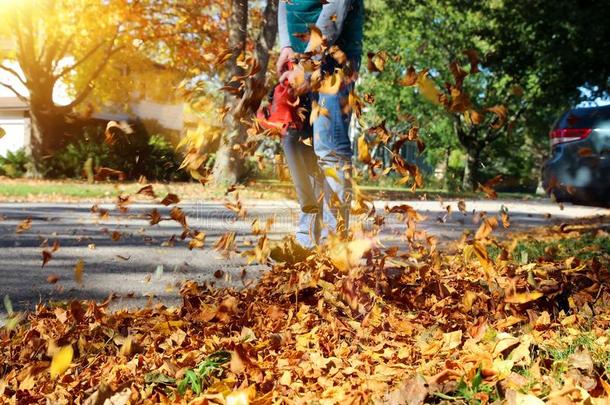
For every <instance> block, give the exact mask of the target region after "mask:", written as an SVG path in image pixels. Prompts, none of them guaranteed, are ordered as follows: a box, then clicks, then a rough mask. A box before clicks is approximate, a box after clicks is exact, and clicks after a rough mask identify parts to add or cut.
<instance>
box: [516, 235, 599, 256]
mask: <svg viewBox="0 0 610 405" xmlns="http://www.w3.org/2000/svg"><path fill="white" fill-rule="evenodd" d="M602 255H610V235H608V234H605V233H601V234H592V233H588V234H583V235H581V236H580V237H577V238H565V239H557V240H550V241H544V240H537V239H533V240H526V241H521V242H519V243H518V244H517V246H516V247H515V250H514V251H513V257H515V258H517V259H518V260H520V259H522V258H526V260H525V261H536V260H538V259H540V258H544V257H547V258H549V256H551V257H550V258H552V259H553V260H564V259H567V258H569V257H576V258H578V259H581V260H588V259H592V258H593V257H600V256H602Z"/></svg>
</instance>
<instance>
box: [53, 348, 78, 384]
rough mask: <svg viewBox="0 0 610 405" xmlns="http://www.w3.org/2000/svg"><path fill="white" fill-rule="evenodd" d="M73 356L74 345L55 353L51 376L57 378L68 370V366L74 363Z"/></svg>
mask: <svg viewBox="0 0 610 405" xmlns="http://www.w3.org/2000/svg"><path fill="white" fill-rule="evenodd" d="M72 356H74V349H73V348H72V345H67V346H64V347H62V348H60V349H59V350H58V351H57V352H55V354H54V355H53V359H52V360H51V368H50V370H49V371H50V372H51V378H52V379H56V378H57V377H59V376H60V375H62V374H63V373H65V372H66V370H67V369H68V368H70V363H72Z"/></svg>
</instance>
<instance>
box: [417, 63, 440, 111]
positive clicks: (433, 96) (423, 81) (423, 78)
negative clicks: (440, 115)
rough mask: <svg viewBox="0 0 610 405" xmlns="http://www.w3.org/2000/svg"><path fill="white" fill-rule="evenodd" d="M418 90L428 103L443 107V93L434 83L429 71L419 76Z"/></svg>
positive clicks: (420, 73) (423, 71)
mask: <svg viewBox="0 0 610 405" xmlns="http://www.w3.org/2000/svg"><path fill="white" fill-rule="evenodd" d="M417 88H418V89H419V91H420V93H421V95H422V96H423V97H424V98H425V99H426V100H428V101H430V102H432V103H434V104H437V105H441V104H442V103H441V93H440V91H439V90H438V88H437V87H436V84H435V83H434V81H433V80H432V79H431V78H430V77H429V76H428V71H427V70H422V71H421V72H419V74H418V75H417Z"/></svg>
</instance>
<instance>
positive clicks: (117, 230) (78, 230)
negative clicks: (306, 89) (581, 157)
mask: <svg viewBox="0 0 610 405" xmlns="http://www.w3.org/2000/svg"><path fill="white" fill-rule="evenodd" d="M405 203H406V204H409V205H412V206H413V207H415V208H416V209H417V210H418V212H420V213H421V214H423V215H425V216H426V219H425V220H424V221H423V222H421V223H420V224H419V226H418V228H419V229H424V230H426V231H428V232H429V233H430V234H433V235H435V236H437V237H438V238H439V240H440V241H441V242H442V243H447V242H450V241H452V240H456V239H458V238H459V237H460V236H461V234H462V232H464V230H465V229H470V230H475V229H476V228H477V227H478V225H477V224H476V223H475V221H474V219H475V217H476V215H475V213H476V212H482V211H485V212H487V213H488V214H497V213H498V212H499V210H500V209H502V207H505V208H506V209H507V210H508V212H509V214H510V221H511V227H510V228H509V230H508V231H507V230H499V231H498V232H504V233H506V232H509V231H512V232H514V231H522V230H527V229H528V228H531V227H537V226H544V225H549V224H555V223H558V222H562V221H565V220H566V219H572V218H578V217H587V216H594V215H609V214H610V210H607V209H602V208H595V207H581V206H571V205H566V206H565V208H564V209H561V207H560V206H559V205H557V204H554V203H551V202H550V201H539V200H536V201H530V202H527V201H465V203H466V211H467V214H463V213H461V212H459V210H458V204H457V201H456V200H451V201H445V202H442V203H441V202H439V201H388V202H386V201H383V202H376V207H377V208H378V210H383V208H384V206H385V205H386V204H387V205H389V206H393V205H396V204H405ZM447 205H450V206H451V207H452V209H451V211H452V212H451V214H448V212H447V209H446V206H447ZM91 206H92V204H85V203H79V204H59V203H1V204H0V295H1V296H2V297H4V296H5V295H7V294H8V295H9V296H10V299H11V301H12V303H13V306H14V308H15V310H17V311H19V310H24V309H28V308H33V306H34V305H36V304H37V303H39V302H48V301H52V300H65V299H69V298H86V299H96V300H104V299H106V298H107V297H108V296H109V295H110V294H111V293H112V294H114V295H115V298H114V300H113V307H114V308H122V307H134V306H140V305H145V304H147V303H148V302H151V303H158V302H162V303H164V304H167V305H174V304H176V303H178V301H179V285H180V283H181V282H182V281H183V280H186V279H193V280H196V281H198V282H206V281H207V282H213V283H215V284H216V285H218V286H232V287H235V288H242V287H243V286H247V285H250V284H252V283H254V282H255V280H256V278H257V277H258V276H259V275H260V274H261V272H262V271H264V270H265V267H264V266H260V265H254V264H252V265H248V264H246V262H245V261H244V259H242V258H241V257H239V256H238V255H233V256H232V257H229V258H226V257H223V256H222V255H220V254H219V253H218V252H216V251H215V250H214V249H213V245H214V242H215V241H216V240H218V238H219V237H221V236H222V235H224V234H225V233H226V232H229V231H234V232H236V234H237V246H238V249H239V250H241V251H243V250H245V249H248V246H247V244H248V242H252V241H255V240H256V238H255V237H254V236H252V235H251V234H250V229H251V226H250V224H251V222H252V220H253V219H254V218H257V217H259V218H261V219H265V218H269V217H275V224H274V226H273V228H272V229H271V232H270V237H271V238H275V239H279V238H281V237H282V236H283V235H286V234H287V233H290V232H292V231H293V230H294V223H295V219H296V218H297V215H298V207H297V205H296V204H295V203H294V202H291V201H264V200H263V201H251V202H245V203H244V206H245V208H246V209H247V212H248V215H247V217H246V219H244V220H238V219H237V218H236V214H235V213H234V212H232V211H230V210H228V209H226V208H225V207H224V206H223V204H222V203H211V202H202V203H195V202H192V203H181V204H179V206H180V207H181V208H182V209H183V210H184V212H185V213H186V215H187V221H188V223H189V226H190V227H192V228H195V229H198V230H200V231H204V232H205V233H206V241H205V247H204V249H193V250H189V249H188V248H187V243H186V242H185V241H181V240H180V238H179V236H180V234H181V232H182V228H181V226H180V225H179V224H178V223H177V222H175V221H163V222H161V223H160V224H158V225H154V226H151V225H150V224H149V222H148V219H147V218H146V213H148V212H150V210H152V209H153V208H157V209H158V210H159V212H160V213H161V214H162V216H164V217H167V216H169V208H168V207H164V206H161V205H153V204H133V205H130V206H129V210H128V211H127V212H120V211H119V210H118V209H117V208H116V207H115V205H114V204H102V205H100V208H101V209H107V210H108V216H107V217H104V218H102V217H100V215H99V214H97V213H92V212H91V210H90V209H91ZM394 217H395V216H394ZM27 218H30V219H31V222H30V227H29V229H25V230H23V231H22V232H20V233H17V232H16V229H17V227H18V225H19V224H20V223H22V221H24V220H26V219H27ZM404 231H405V225H404V224H402V223H401V222H399V221H398V219H397V218H392V217H388V219H387V222H386V226H385V228H384V231H383V233H382V238H381V241H382V243H384V244H386V245H389V244H392V243H401V242H400V235H401V234H402V233H404ZM113 234H114V236H115V237H114V238H113ZM119 235H120V238H118V236H119ZM172 236H173V237H174V240H173V241H172ZM116 239H118V240H116ZM55 241H58V243H59V249H58V250H57V251H56V252H54V253H53V254H52V258H51V260H50V261H48V263H47V264H46V265H45V266H44V268H43V267H42V251H43V249H45V247H44V246H45V245H46V244H48V245H49V247H48V248H46V249H48V250H50V249H51V247H50V246H51V245H53V243H54V242H55ZM79 260H82V261H83V262H84V270H83V277H82V283H77V282H76V280H75V277H74V273H75V270H74V269H75V265H76V263H77V262H78V261H79ZM49 276H51V277H50V278H51V279H54V278H57V281H56V282H55V283H50V282H49V280H48V279H49ZM51 281H54V280H51ZM3 312H4V309H2V310H1V311H0V314H2V313H3ZM1 318H2V316H1V315H0V319H1Z"/></svg>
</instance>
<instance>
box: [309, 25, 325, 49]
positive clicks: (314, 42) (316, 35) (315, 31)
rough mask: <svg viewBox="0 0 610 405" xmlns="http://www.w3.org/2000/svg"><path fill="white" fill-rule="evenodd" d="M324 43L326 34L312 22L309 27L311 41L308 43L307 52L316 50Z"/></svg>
mask: <svg viewBox="0 0 610 405" xmlns="http://www.w3.org/2000/svg"><path fill="white" fill-rule="evenodd" d="M323 43H324V36H323V35H322V31H321V30H320V28H318V27H317V26H315V25H313V24H312V25H311V26H310V27H309V42H308V43H307V48H306V49H305V52H315V51H317V50H318V49H319V48H320V47H321V46H322V44H323Z"/></svg>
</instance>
